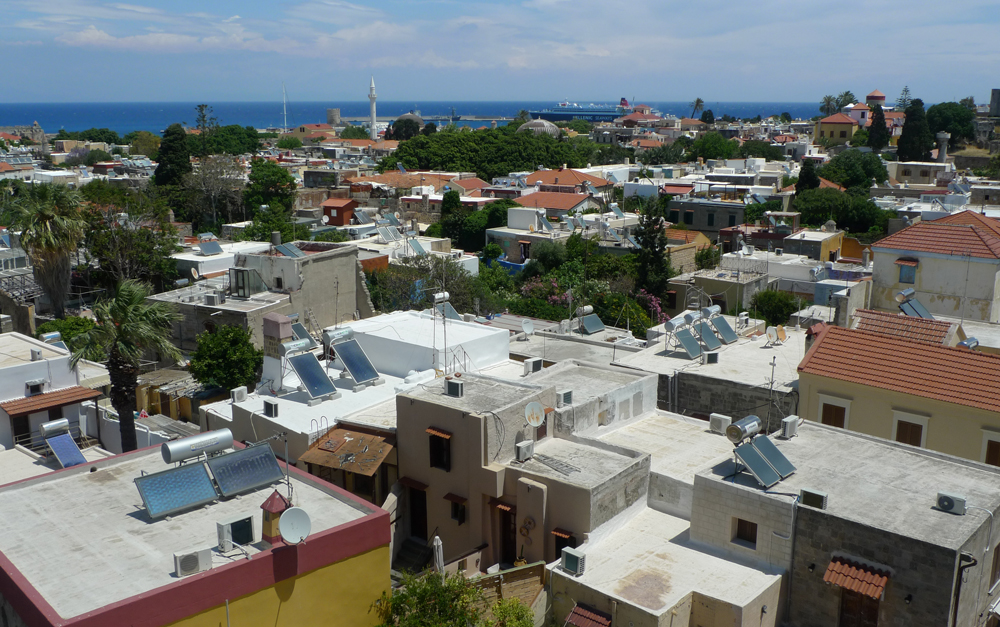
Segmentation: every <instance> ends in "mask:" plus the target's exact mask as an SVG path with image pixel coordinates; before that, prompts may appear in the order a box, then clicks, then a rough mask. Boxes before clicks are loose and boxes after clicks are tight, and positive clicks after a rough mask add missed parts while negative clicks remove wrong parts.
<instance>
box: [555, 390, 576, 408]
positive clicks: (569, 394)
mask: <svg viewBox="0 0 1000 627" xmlns="http://www.w3.org/2000/svg"><path fill="white" fill-rule="evenodd" d="M572 404H573V390H562V391H560V392H556V407H562V406H563V405H572Z"/></svg>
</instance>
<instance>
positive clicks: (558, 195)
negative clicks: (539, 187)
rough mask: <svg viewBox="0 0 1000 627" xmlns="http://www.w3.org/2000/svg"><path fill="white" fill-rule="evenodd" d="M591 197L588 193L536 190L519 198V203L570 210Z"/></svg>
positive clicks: (523, 205) (524, 205)
mask: <svg viewBox="0 0 1000 627" xmlns="http://www.w3.org/2000/svg"><path fill="white" fill-rule="evenodd" d="M588 198H590V196H588V195H587V194H564V193H562V192H535V193H534V194H526V195H524V196H521V197H520V198H518V199H517V203H518V204H519V205H521V206H522V207H535V208H537V209H553V210H555V211H569V210H570V209H572V208H573V207H575V206H577V205H579V204H580V203H582V202H583V201H585V200H587V199H588Z"/></svg>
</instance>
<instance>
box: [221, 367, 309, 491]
mask: <svg viewBox="0 0 1000 627" xmlns="http://www.w3.org/2000/svg"><path fill="white" fill-rule="evenodd" d="M313 361H316V360H315V358H313ZM317 363H318V362H317ZM208 467H209V468H211V469H212V475H213V476H214V477H215V482H216V483H217V484H219V492H222V496H232V495H234V494H239V493H240V492H246V491H248V490H253V489H255V488H259V487H261V486H265V485H271V484H273V483H278V482H279V481H281V480H282V479H284V477H285V475H284V473H282V472H281V467H280V466H279V465H278V460H277V459H275V457H274V451H272V450H271V447H270V446H267V445H262V446H250V447H247V448H245V449H242V450H239V451H233V452H232V453H226V454H225V455H217V456H216V457H212V458H210V459H209V460H208Z"/></svg>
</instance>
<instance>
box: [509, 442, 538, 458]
mask: <svg viewBox="0 0 1000 627" xmlns="http://www.w3.org/2000/svg"><path fill="white" fill-rule="evenodd" d="M514 448H515V449H516V451H517V461H519V462H526V461H528V460H529V459H531V456H532V455H534V454H535V443H534V441H533V440H525V441H524V442H518V443H517V444H516V445H514Z"/></svg>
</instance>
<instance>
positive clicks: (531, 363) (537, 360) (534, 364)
mask: <svg viewBox="0 0 1000 627" xmlns="http://www.w3.org/2000/svg"><path fill="white" fill-rule="evenodd" d="M541 369H542V358H541V357H532V358H531V359H525V360H524V374H526V375H529V374H531V373H532V372H539V371H541Z"/></svg>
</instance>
